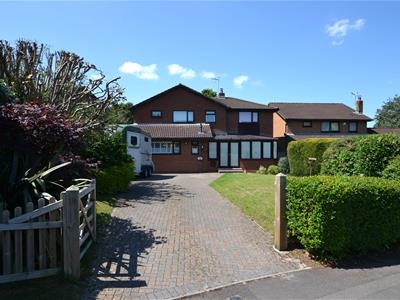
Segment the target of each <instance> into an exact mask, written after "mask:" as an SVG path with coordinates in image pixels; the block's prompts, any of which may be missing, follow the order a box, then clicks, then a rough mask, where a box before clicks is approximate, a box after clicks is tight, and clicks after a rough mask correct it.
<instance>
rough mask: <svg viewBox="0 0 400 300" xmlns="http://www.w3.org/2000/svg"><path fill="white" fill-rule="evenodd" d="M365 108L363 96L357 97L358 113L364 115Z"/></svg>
mask: <svg viewBox="0 0 400 300" xmlns="http://www.w3.org/2000/svg"><path fill="white" fill-rule="evenodd" d="M363 106H364V102H363V100H362V99H361V96H358V97H357V101H356V113H359V114H362V113H363Z"/></svg>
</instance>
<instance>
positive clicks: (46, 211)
mask: <svg viewBox="0 0 400 300" xmlns="http://www.w3.org/2000/svg"><path fill="white" fill-rule="evenodd" d="M1 217H2V218H1V220H0V259H1V260H0V283H6V282H12V281H19V280H27V279H33V278H40V277H45V276H51V275H55V274H57V273H60V272H63V271H64V274H65V275H67V276H70V277H73V278H79V275H80V260H81V259H82V257H83V256H84V255H85V253H86V252H87V250H88V249H89V247H90V246H91V244H92V243H93V241H95V240H96V181H95V180H92V181H91V182H90V184H89V185H88V186H87V187H85V188H83V189H81V190H79V188H77V187H75V186H71V187H70V188H68V189H67V190H66V191H65V192H62V193H61V195H60V199H59V200H57V199H55V198H54V197H52V196H51V195H49V194H44V195H43V198H41V199H39V200H38V205H37V207H34V205H33V203H32V202H29V203H27V204H26V205H25V207H24V208H22V207H16V208H15V209H14V212H10V211H8V210H5V211H3V213H2V216H1Z"/></svg>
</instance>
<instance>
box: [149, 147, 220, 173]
mask: <svg viewBox="0 0 400 300" xmlns="http://www.w3.org/2000/svg"><path fill="white" fill-rule="evenodd" d="M199 146H200V153H199V154H198V155H192V143H191V141H190V140H182V141H181V154H180V155H179V154H176V155H175V154H153V162H154V165H155V168H156V173H197V172H211V171H216V170H217V169H218V165H217V164H215V166H216V167H215V168H213V167H212V166H211V163H210V161H209V160H208V141H200V142H199ZM198 157H203V160H202V161H201V160H198V159H197V158H198Z"/></svg>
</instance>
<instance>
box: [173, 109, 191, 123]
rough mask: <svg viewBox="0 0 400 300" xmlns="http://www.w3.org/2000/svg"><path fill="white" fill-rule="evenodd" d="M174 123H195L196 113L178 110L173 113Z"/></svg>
mask: <svg viewBox="0 0 400 300" xmlns="http://www.w3.org/2000/svg"><path fill="white" fill-rule="evenodd" d="M173 120H174V123H193V122H194V113H193V111H190V110H176V111H174V112H173Z"/></svg>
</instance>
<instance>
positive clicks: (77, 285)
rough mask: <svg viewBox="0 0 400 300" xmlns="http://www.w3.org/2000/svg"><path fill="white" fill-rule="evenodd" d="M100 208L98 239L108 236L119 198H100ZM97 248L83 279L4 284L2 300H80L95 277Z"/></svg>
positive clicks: (0, 286)
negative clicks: (89, 280) (108, 225)
mask: <svg viewBox="0 0 400 300" xmlns="http://www.w3.org/2000/svg"><path fill="white" fill-rule="evenodd" d="M99 199H100V200H98V201H97V205H96V221H97V238H98V239H101V238H102V237H103V236H104V232H105V228H106V225H107V224H109V222H110V220H111V212H112V210H113V207H114V206H115V198H114V197H111V196H100V197H99ZM95 249H96V246H95V244H94V246H92V247H91V249H90V250H89V251H88V252H87V254H86V255H85V257H84V258H83V260H82V264H81V279H80V280H79V281H68V280H65V279H64V278H63V277H62V276H61V275H60V276H53V277H48V278H40V279H35V280H28V281H20V282H15V283H7V284H0V299H1V300H9V299H10V300H11V299H12V300H26V299H32V300H54V299H57V300H79V299H81V296H82V294H83V292H84V290H85V288H86V279H87V277H88V276H89V275H91V274H92V266H93V260H94V258H95V254H96V250H95Z"/></svg>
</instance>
